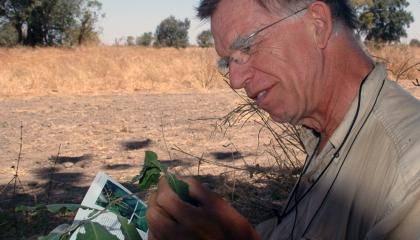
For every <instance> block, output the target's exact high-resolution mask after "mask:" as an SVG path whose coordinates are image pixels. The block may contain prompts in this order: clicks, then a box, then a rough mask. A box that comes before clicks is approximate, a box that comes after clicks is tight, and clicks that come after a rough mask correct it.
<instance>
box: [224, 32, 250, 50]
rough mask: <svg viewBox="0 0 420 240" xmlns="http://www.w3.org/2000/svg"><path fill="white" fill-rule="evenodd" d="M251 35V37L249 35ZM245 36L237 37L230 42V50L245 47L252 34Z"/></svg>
mask: <svg viewBox="0 0 420 240" xmlns="http://www.w3.org/2000/svg"><path fill="white" fill-rule="evenodd" d="M250 36H251V37H250ZM250 36H246V37H241V36H239V37H237V38H236V39H235V40H234V41H233V42H232V44H231V45H230V47H229V48H230V49H231V50H240V49H243V48H244V47H247V46H248V45H249V44H250V40H251V39H252V37H253V35H250Z"/></svg>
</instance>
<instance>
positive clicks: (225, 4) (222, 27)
mask: <svg viewBox="0 0 420 240" xmlns="http://www.w3.org/2000/svg"><path fill="white" fill-rule="evenodd" d="M270 19H274V16H273V15H271V14H270V13H269V12H268V11H267V10H266V9H264V8H263V7H262V6H261V5H259V4H258V3H257V2H256V0H223V1H221V2H220V4H219V6H218V7H217V9H216V11H215V13H214V14H213V16H212V18H211V28H212V31H213V33H214V40H215V43H216V51H217V52H218V53H219V55H228V52H230V51H231V50H232V49H231V46H232V44H233V43H234V41H235V40H237V39H238V38H239V37H244V38H245V37H246V36H247V35H249V34H250V33H251V32H253V31H255V30H256V29H257V28H258V27H259V26H261V25H263V24H265V23H267V22H269V21H270ZM221 53H223V54H221Z"/></svg>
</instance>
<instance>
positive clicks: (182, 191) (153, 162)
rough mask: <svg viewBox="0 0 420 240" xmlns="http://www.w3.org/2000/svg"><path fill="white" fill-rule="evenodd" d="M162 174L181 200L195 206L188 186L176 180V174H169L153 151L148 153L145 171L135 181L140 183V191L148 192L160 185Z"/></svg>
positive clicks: (144, 166)
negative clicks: (154, 186)
mask: <svg viewBox="0 0 420 240" xmlns="http://www.w3.org/2000/svg"><path fill="white" fill-rule="evenodd" d="M161 172H163V174H164V175H165V177H166V180H167V181H168V184H169V186H170V187H171V188H172V190H173V191H174V192H175V193H176V194H177V195H178V196H179V198H181V199H182V200H183V201H185V202H188V203H191V204H193V205H195V203H196V202H195V201H194V199H192V198H191V196H190V195H189V187H188V184H187V183H186V182H184V181H181V180H179V179H178V178H176V176H175V175H174V174H172V173H170V172H168V169H167V168H166V167H165V166H163V165H162V164H161V163H160V162H159V161H158V156H157V154H156V153H154V152H152V151H146V155H145V158H144V165H143V169H142V170H141V171H140V175H138V176H136V177H134V179H133V180H138V181H139V188H140V189H142V190H147V189H149V188H150V186H153V185H156V184H158V182H159V177H160V173H161Z"/></svg>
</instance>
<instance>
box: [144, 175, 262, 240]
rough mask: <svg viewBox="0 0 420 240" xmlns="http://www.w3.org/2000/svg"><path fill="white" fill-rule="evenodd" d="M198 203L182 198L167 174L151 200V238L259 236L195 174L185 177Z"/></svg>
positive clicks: (149, 219) (253, 237) (242, 237)
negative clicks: (172, 187) (192, 176)
mask: <svg viewBox="0 0 420 240" xmlns="http://www.w3.org/2000/svg"><path fill="white" fill-rule="evenodd" d="M182 180H183V181H185V182H186V183H188V185H189V194H190V196H191V197H192V198H193V199H194V200H196V203H197V206H194V205H191V204H189V203H187V202H184V201H182V200H181V199H180V198H178V196H177V195H176V193H175V192H173V191H172V189H171V188H170V186H169V185H168V183H167V181H166V179H165V178H161V179H160V181H159V185H158V190H157V192H156V193H154V194H153V195H152V196H151V198H150V200H149V207H148V210H147V221H148V224H149V239H151V240H155V239H156V240H161V239H183V240H187V239H211V240H219V239H220V240H221V239H238V240H239V239H246V240H248V239H249V240H254V239H259V237H258V235H257V233H256V232H255V230H254V229H253V228H252V226H251V224H250V223H249V222H248V221H247V220H246V219H245V218H244V217H243V216H242V215H240V214H239V213H238V212H237V211H236V210H235V209H234V208H233V207H231V206H230V205H229V204H228V203H227V202H225V201H224V200H223V199H222V198H221V197H220V196H219V195H217V194H216V193H214V192H212V191H210V190H208V189H206V188H205V187H204V186H202V185H201V184H200V183H199V182H197V181H196V180H194V179H192V178H187V179H182Z"/></svg>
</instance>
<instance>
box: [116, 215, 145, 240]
mask: <svg viewBox="0 0 420 240" xmlns="http://www.w3.org/2000/svg"><path fill="white" fill-rule="evenodd" d="M118 221H120V224H121V232H122V233H123V234H124V238H125V240H141V236H140V234H139V232H137V229H136V226H135V225H134V224H131V223H128V219H127V218H125V217H122V216H118Z"/></svg>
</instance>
